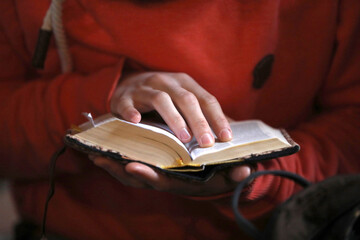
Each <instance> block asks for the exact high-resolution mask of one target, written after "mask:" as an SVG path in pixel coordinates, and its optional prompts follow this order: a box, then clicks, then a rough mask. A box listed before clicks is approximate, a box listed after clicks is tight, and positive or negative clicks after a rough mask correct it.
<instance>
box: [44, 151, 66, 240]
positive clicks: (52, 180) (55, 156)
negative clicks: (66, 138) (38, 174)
mask: <svg viewBox="0 0 360 240" xmlns="http://www.w3.org/2000/svg"><path fill="white" fill-rule="evenodd" d="M65 150H66V146H63V147H62V148H61V149H59V150H58V151H56V152H55V153H54V154H53V155H52V156H51V160H50V167H49V175H50V179H49V180H50V185H49V192H48V195H47V198H46V202H45V208H44V215H43V220H42V225H41V240H45V239H47V238H46V234H45V230H46V229H45V225H46V214H47V210H48V205H49V202H50V199H51V198H52V196H53V195H54V193H55V167H56V160H57V159H58V157H59V156H60V155H61V154H63V153H64V152H65Z"/></svg>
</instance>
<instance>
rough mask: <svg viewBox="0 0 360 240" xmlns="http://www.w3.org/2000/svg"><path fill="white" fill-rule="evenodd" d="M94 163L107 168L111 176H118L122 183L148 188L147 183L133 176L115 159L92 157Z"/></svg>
mask: <svg viewBox="0 0 360 240" xmlns="http://www.w3.org/2000/svg"><path fill="white" fill-rule="evenodd" d="M91 158H92V159H93V160H92V161H93V162H94V164H95V165H96V166H98V167H101V168H103V169H104V170H106V171H107V172H108V173H109V174H110V175H111V176H113V177H114V178H116V179H117V180H118V181H120V182H121V183H122V184H124V185H126V186H131V187H137V188H146V187H147V185H146V184H145V183H144V182H142V181H140V180H139V179H136V178H134V177H133V176H131V175H129V174H128V173H127V172H126V171H125V170H124V168H125V167H124V166H123V165H121V164H119V163H116V162H114V161H113V160H110V159H107V158H103V157H91Z"/></svg>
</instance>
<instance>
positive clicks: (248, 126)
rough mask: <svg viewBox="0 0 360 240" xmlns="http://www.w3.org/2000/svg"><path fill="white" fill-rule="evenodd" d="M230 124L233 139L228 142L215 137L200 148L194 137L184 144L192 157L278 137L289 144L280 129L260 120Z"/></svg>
mask: <svg viewBox="0 0 360 240" xmlns="http://www.w3.org/2000/svg"><path fill="white" fill-rule="evenodd" d="M230 126H231V130H232V132H233V140H232V141H230V142H220V141H218V140H217V139H216V142H215V144H214V145H213V146H212V147H208V148H201V147H200V146H199V144H198V143H197V142H196V140H194V139H193V140H192V141H191V142H190V143H188V144H186V147H187V148H188V150H189V152H190V155H191V157H192V159H195V158H197V157H199V156H202V155H205V154H210V153H214V152H218V151H222V150H224V149H228V148H232V147H235V146H240V145H245V144H249V143H252V142H258V141H263V140H267V139H272V138H278V139H279V140H280V141H281V142H284V143H285V144H287V145H289V146H290V144H289V143H288V142H287V140H286V139H285V137H284V136H283V135H282V133H281V131H280V130H278V129H274V128H272V127H269V126H268V125H266V124H265V123H263V122H262V121H259V120H249V121H241V122H232V123H230Z"/></svg>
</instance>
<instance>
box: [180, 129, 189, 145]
mask: <svg viewBox="0 0 360 240" xmlns="http://www.w3.org/2000/svg"><path fill="white" fill-rule="evenodd" d="M190 139H191V135H190V133H189V132H188V130H187V129H186V128H183V129H181V131H180V140H181V141H183V142H186V141H189V140H190Z"/></svg>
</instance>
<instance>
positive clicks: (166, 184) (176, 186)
mask: <svg viewBox="0 0 360 240" xmlns="http://www.w3.org/2000/svg"><path fill="white" fill-rule="evenodd" d="M90 159H91V160H92V161H93V162H94V164H95V165H97V166H99V167H101V168H103V169H105V170H106V171H107V172H108V173H110V174H111V175H112V176H113V177H115V178H116V179H117V180H119V181H120V182H121V183H123V184H124V185H127V186H131V187H137V188H151V189H155V190H158V191H166V192H171V193H175V194H181V195H186V196H214V195H218V194H222V193H227V192H230V191H232V190H233V189H234V188H235V187H236V185H237V184H238V183H239V182H240V181H242V180H243V179H245V178H246V177H247V176H249V175H250V173H251V168H250V167H249V166H237V167H233V168H231V169H230V170H227V171H224V172H220V173H217V174H216V175H215V176H214V177H212V178H211V179H210V180H209V181H208V182H204V183H203V182H201V183H200V182H199V183H198V182H189V181H184V180H182V179H177V178H173V177H168V176H165V175H164V174H162V173H159V172H158V171H156V170H154V169H152V168H150V167H149V166H146V165H144V164H141V163H137V162H132V163H128V164H126V165H122V164H119V163H117V162H115V161H113V160H111V159H107V158H103V157H95V156H90Z"/></svg>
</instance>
